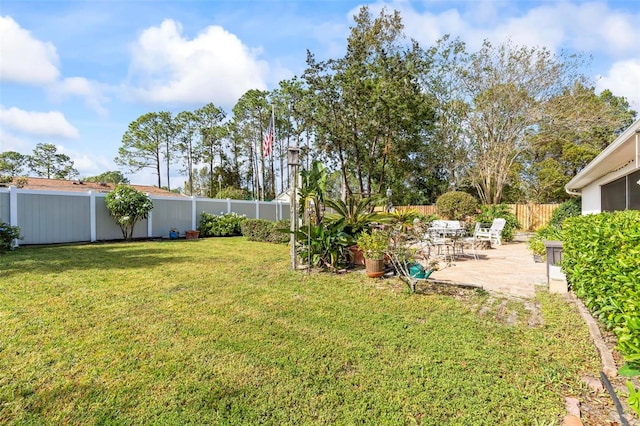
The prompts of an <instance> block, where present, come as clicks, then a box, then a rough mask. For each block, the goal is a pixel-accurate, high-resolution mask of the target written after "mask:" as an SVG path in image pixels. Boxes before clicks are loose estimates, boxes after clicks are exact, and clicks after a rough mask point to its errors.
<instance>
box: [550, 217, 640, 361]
mask: <svg viewBox="0 0 640 426" xmlns="http://www.w3.org/2000/svg"><path fill="white" fill-rule="evenodd" d="M563 229H564V234H563V235H564V239H563V253H562V267H563V269H564V271H565V273H566V275H567V280H568V282H569V284H570V285H571V288H572V289H573V290H574V291H575V293H576V294H577V295H578V297H580V298H582V299H584V301H585V304H586V305H587V306H588V307H589V309H590V310H591V312H592V313H593V314H594V316H596V317H598V318H599V319H600V320H601V321H602V322H603V323H604V325H605V326H606V327H607V328H609V329H610V330H613V332H614V333H615V334H616V335H617V337H618V349H619V350H620V352H621V353H622V354H623V356H624V358H625V359H626V361H627V362H629V363H631V364H633V365H635V366H640V303H638V301H639V300H640V211H637V210H627V211H623V212H615V213H600V214H593V215H587V216H576V217H571V218H568V219H567V220H566V221H565V222H564V228H563Z"/></svg>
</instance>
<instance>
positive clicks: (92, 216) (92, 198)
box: [89, 191, 97, 243]
mask: <svg viewBox="0 0 640 426" xmlns="http://www.w3.org/2000/svg"><path fill="white" fill-rule="evenodd" d="M89 226H90V227H91V242H92V243H95V242H96V240H97V238H96V234H97V232H96V193H95V192H93V191H89Z"/></svg>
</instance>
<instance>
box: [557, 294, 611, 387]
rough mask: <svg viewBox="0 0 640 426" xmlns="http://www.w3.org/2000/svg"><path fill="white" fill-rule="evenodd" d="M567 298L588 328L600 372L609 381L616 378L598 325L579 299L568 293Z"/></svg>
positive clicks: (608, 351)
mask: <svg viewBox="0 0 640 426" xmlns="http://www.w3.org/2000/svg"><path fill="white" fill-rule="evenodd" d="M567 298H568V299H569V300H571V301H573V303H575V305H576V307H577V308H578V311H579V312H580V315H582V318H583V319H584V321H585V323H586V324H587V327H588V328H589V334H590V335H591V340H592V341H593V344H594V345H595V347H596V350H597V351H598V354H599V355H600V361H601V363H602V371H603V372H604V374H606V375H607V377H609V378H610V379H613V378H615V377H617V376H618V368H617V367H616V363H615V361H614V360H613V354H612V353H611V351H610V350H609V347H608V346H607V345H606V343H605V342H604V339H603V338H602V333H600V328H599V327H598V323H597V322H596V320H595V319H594V318H593V317H592V316H591V313H590V312H589V310H588V309H587V307H586V306H585V305H584V303H582V301H581V300H580V299H578V298H577V297H576V295H575V294H573V293H572V292H569V293H568V294H567Z"/></svg>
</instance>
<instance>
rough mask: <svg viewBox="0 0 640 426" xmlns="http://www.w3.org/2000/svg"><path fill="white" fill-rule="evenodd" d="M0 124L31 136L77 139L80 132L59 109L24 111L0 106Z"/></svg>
mask: <svg viewBox="0 0 640 426" xmlns="http://www.w3.org/2000/svg"><path fill="white" fill-rule="evenodd" d="M0 124H1V125H2V126H5V127H7V128H9V129H11V130H14V131H17V132H20V133H25V134H29V135H33V136H47V137H54V138H64V139H77V138H78V137H79V136H80V134H79V132H78V130H77V129H76V128H75V127H73V126H72V125H71V124H69V122H68V121H67V119H66V118H65V117H64V115H63V114H62V113H61V112H59V111H49V112H36V111H24V110H21V109H18V108H15V107H11V108H8V109H7V108H4V107H1V106H0Z"/></svg>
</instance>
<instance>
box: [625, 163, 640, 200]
mask: <svg viewBox="0 0 640 426" xmlns="http://www.w3.org/2000/svg"><path fill="white" fill-rule="evenodd" d="M628 178H629V208H630V209H632V210H640V170H638V171H636V172H633V173H631V174H630V175H629V176H628Z"/></svg>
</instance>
